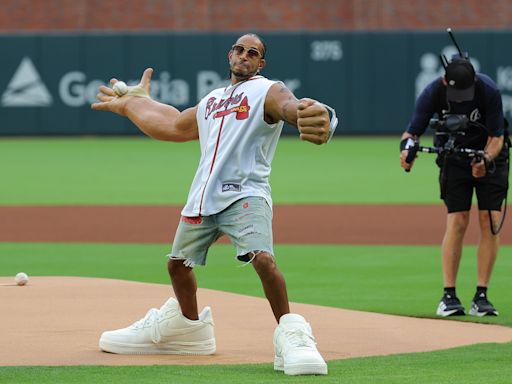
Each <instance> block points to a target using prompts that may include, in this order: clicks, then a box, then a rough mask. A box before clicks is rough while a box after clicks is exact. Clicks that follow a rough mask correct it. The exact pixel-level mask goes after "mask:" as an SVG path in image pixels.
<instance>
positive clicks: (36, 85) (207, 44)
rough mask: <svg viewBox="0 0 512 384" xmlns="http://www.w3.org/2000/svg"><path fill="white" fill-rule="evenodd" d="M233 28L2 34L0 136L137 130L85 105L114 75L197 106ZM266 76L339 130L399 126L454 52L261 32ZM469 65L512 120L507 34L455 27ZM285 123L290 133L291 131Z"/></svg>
mask: <svg viewBox="0 0 512 384" xmlns="http://www.w3.org/2000/svg"><path fill="white" fill-rule="evenodd" d="M238 35H239V34H238V33H208V34H207V33H147V34H108V33H101V34H100V33H97V34H39V35H31V34H24V35H0V50H1V52H3V55H2V56H3V57H2V60H1V62H0V66H1V71H0V135H17V136H18V135H22V136H23V135H89V134H93V135H95V134H107V135H119V134H121V135H122V134H137V133H138V131H137V129H136V128H135V127H134V126H133V125H132V124H131V123H130V122H128V121H127V120H126V119H121V118H119V117H118V116H115V115H113V114H109V113H105V112H96V111H91V110H90V104H91V103H92V102H93V101H94V100H95V95H96V93H97V89H98V86H99V85H101V84H104V83H105V82H107V81H108V79H110V78H111V77H114V76H115V77H117V78H119V79H123V80H125V81H127V82H129V83H135V82H137V80H138V78H139V76H140V75H141V73H142V71H143V70H144V68H146V67H148V66H151V67H153V68H154V69H155V73H154V76H153V80H154V81H153V83H152V84H153V88H152V97H153V98H155V99H156V100H159V101H161V102H164V103H168V104H172V105H174V106H176V107H177V108H179V109H183V108H186V107H189V106H192V105H195V104H196V103H197V101H198V100H199V99H200V98H201V97H202V96H204V95H205V94H206V93H207V92H208V91H209V90H211V89H212V88H216V87H218V86H222V85H223V84H225V82H226V76H227V58H226V55H227V51H228V49H229V47H230V46H231V45H232V43H233V42H234V41H235V40H236V38H237V37H238ZM263 37H264V38H265V40H266V42H267V45H268V55H267V60H268V65H267V67H266V69H265V70H264V74H265V75H267V76H268V77H270V78H276V79H281V80H283V81H284V82H285V83H286V84H287V85H288V87H289V88H290V89H291V90H292V91H293V92H294V93H295V94H296V95H297V96H298V97H312V98H315V99H319V100H321V101H323V102H325V103H327V104H329V105H332V106H333V107H335V108H336V110H337V111H338V113H339V115H340V116H341V129H340V131H339V134H395V133H397V134H398V133H399V132H401V131H403V129H404V127H405V125H406V124H407V120H408V118H409V115H410V112H411V109H412V108H413V105H414V100H415V97H416V95H417V93H418V92H419V90H421V89H422V88H423V86H424V85H425V84H426V83H428V82H429V81H430V80H431V79H433V78H435V77H437V76H439V75H440V74H441V73H442V68H441V65H440V63H439V60H438V57H437V56H438V54H439V53H441V52H442V53H444V54H445V55H447V56H450V55H451V54H452V53H453V52H454V48H453V47H452V45H451V42H450V39H449V37H448V35H447V34H446V33H445V32H435V33H434V32H428V33H427V32H378V33H357V32H333V33H266V34H263ZM457 38H458V40H459V43H460V44H461V45H462V47H463V48H464V49H465V50H468V51H469V52H470V56H471V58H472V60H473V63H474V64H475V66H476V67H477V69H480V70H481V71H483V72H486V73H487V74H489V75H490V76H491V77H492V78H494V79H495V80H496V82H497V84H498V86H499V88H500V89H501V91H502V93H503V105H504V110H505V112H506V115H507V117H508V118H509V119H512V53H511V52H510V50H509V49H506V48H507V47H508V44H507V43H508V42H510V41H511V38H512V32H503V31H489V32H457ZM287 131H291V130H290V129H288V130H287Z"/></svg>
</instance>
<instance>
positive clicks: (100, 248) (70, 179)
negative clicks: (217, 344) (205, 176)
mask: <svg viewBox="0 0 512 384" xmlns="http://www.w3.org/2000/svg"><path fill="white" fill-rule="evenodd" d="M397 148H398V140H397V139H396V138H339V139H338V138H337V139H335V140H334V141H333V142H332V143H330V144H329V145H327V146H318V147H317V146H313V145H310V144H308V143H303V142H300V141H298V140H296V139H283V140H282V141H281V143H280V145H279V147H278V150H277V154H276V158H275V160H274V163H273V164H274V170H273V175H272V178H271V183H272V187H273V193H274V201H275V203H276V204H286V203H287V204H292V203H301V204H313V203H335V204H400V203H404V204H439V201H438V199H437V196H438V190H437V181H436V180H437V179H436V177H437V176H436V173H437V170H436V168H435V166H434V163H433V157H431V156H430V155H424V156H422V157H421V158H420V159H419V161H418V163H417V164H416V166H417V167H416V168H415V169H414V170H413V172H411V173H410V174H405V173H404V172H403V171H401V169H400V168H399V165H398V149H397ZM197 162H198V145H197V143H189V144H173V143H160V142H156V141H151V140H148V139H141V138H125V139H114V138H107V139H96V138H84V139H3V140H0V164H2V170H3V171H4V172H2V173H3V175H2V187H1V188H0V204H2V205H34V204H35V205H40V204H47V205H55V204H126V205H128V204H180V205H181V204H183V202H184V200H185V198H186V194H187V191H188V187H189V184H190V181H191V180H192V176H193V172H194V170H195V167H196V165H197ZM440 225H442V223H440ZM506 225H507V224H506ZM402 230H403V229H402V228H400V227H397V231H402ZM168 248H169V245H165V244H129V245H128V244H52V243H32V244H27V243H0V275H2V276H13V275H14V273H15V272H18V271H19V270H24V269H26V268H24V266H26V265H30V271H27V272H29V274H30V275H33V276H44V275H69V276H91V277H105V278H119V279H126V280H134V281H144V282H154V283H166V282H167V281H168V279H167V275H166V270H165V264H164V263H165V259H164V255H165V254H166V252H167V251H168ZM275 250H276V257H277V258H278V262H279V265H280V268H281V269H282V271H283V272H284V274H285V277H286V279H287V283H288V286H289V293H290V299H291V300H292V301H297V302H303V303H312V304H319V305H326V306H332V307H339V308H350V309H357V310H365V311H373V312H381V313H391V314H402V315H409V316H420V317H432V316H433V313H434V310H435V307H436V305H437V302H438V300H439V297H440V295H441V267H440V256H439V247H437V246H433V247H424V246H422V247H420V246H417V247H411V246H398V245H397V246H378V245H377V246H351V245H339V246H333V245H329V246H327V245H300V246H298V245H282V244H278V245H276V247H275ZM312 255H314V263H312V261H311V256H312ZM511 257H512V247H509V246H506V247H503V248H502V249H501V250H500V255H499V257H498V261H497V264H496V268H495V273H494V275H493V282H492V287H491V291H490V292H492V300H493V302H494V304H495V305H496V306H497V307H498V308H499V309H500V312H501V316H500V317H498V318H495V319H491V318H484V319H478V320H476V319H474V318H472V317H467V318H465V319H463V321H479V322H487V323H497V324H503V325H506V326H512V296H510V294H509V292H510V291H511V289H512V280H511V279H510V275H511V274H512V259H511ZM475 268H476V267H475V248H474V247H473V246H468V247H466V248H465V254H464V257H463V259H462V265H461V270H460V274H459V286H458V292H459V294H460V296H461V299H462V300H463V301H464V304H465V305H466V306H467V305H468V304H469V300H470V298H471V295H472V293H473V289H474V281H475ZM197 277H198V282H199V285H200V286H201V287H204V288H211V289H218V290H223V291H230V292H237V293H243V294H247V295H254V296H260V297H262V296H263V295H262V292H261V288H260V285H259V282H258V279H257V276H256V275H255V273H254V272H253V271H252V269H251V268H238V264H237V263H235V262H234V261H233V251H232V249H231V247H230V246H227V245H216V246H214V247H213V248H212V250H211V253H210V255H209V260H208V265H207V267H206V268H200V269H197ZM134 320H135V319H134ZM446 321H452V320H446ZM4 331H6V330H4ZM4 331H0V334H1V332H4ZM0 340H1V337H0ZM320 347H321V346H320ZM511 358H512V343H506V344H485V345H476V346H470V347H463V348H456V349H451V350H445V351H437V352H429V353H416V354H404V355H394V356H386V357H374V358H364V359H349V360H339V361H332V362H330V363H329V370H330V373H329V376H327V377H285V376H283V375H282V374H277V373H274V372H273V370H272V367H271V365H270V364H257V365H244V366H238V365H237V366H197V367H190V366H166V367H159V366H154V367H0V383H38V384H41V383H42V384H47V383H48V384H50V383H71V382H72V383H98V382H110V383H210V382H213V381H218V382H220V383H281V382H290V383H311V382H322V383H365V384H366V383H373V382H375V383H377V382H378V383H411V382H414V383H453V382H456V381H457V382H463V383H481V382H486V383H491V384H494V383H509V382H510V379H509V378H510V376H511V375H512V368H511V367H512V366H511V365H510V359H511ZM0 365H1V362H0Z"/></svg>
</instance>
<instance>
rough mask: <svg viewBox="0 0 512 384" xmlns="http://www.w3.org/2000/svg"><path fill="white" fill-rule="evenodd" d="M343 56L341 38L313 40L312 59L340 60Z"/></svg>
mask: <svg viewBox="0 0 512 384" xmlns="http://www.w3.org/2000/svg"><path fill="white" fill-rule="evenodd" d="M342 57H343V48H342V46H341V41H339V40H315V41H313V42H311V60H313V61H339V60H341V58H342Z"/></svg>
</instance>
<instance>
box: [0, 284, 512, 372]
mask: <svg viewBox="0 0 512 384" xmlns="http://www.w3.org/2000/svg"><path fill="white" fill-rule="evenodd" d="M171 292H172V289H171V287H170V286H168V285H162V284H146V283H137V282H130V281H121V280H108V279H90V278H80V277H31V278H30V282H29V284H28V285H27V286H23V287H18V286H16V285H14V283H13V280H12V278H7V277H1V278H0V302H1V303H2V316H1V317H0V340H2V348H1V349H0V366H7V365H51V366H58V365H153V364H162V365H169V364H242V363H271V362H272V361H273V358H274V353H273V347H272V335H273V332H274V328H275V321H274V318H273V316H272V313H271V310H270V307H269V305H268V303H267V301H266V300H265V299H260V298H255V297H249V296H243V295H237V294H232V293H225V292H219V291H213V290H208V289H200V290H199V292H198V298H199V304H200V307H201V308H202V307H203V306H205V305H209V306H211V307H212V312H213V318H214V321H215V336H216V340H217V352H216V353H215V355H212V356H174V355H165V356H146V355H132V356H124V355H114V354H110V353H104V352H101V351H100V350H99V348H98V339H99V337H100V335H101V333H102V332H103V331H104V330H111V329H117V328H122V327H125V326H128V325H130V324H131V323H133V322H134V321H136V320H138V319H140V318H142V317H143V316H144V315H145V314H146V312H147V310H148V309H149V308H151V307H155V308H158V307H160V306H161V305H162V304H163V303H164V302H165V301H166V300H167V298H168V297H169V296H170V295H171ZM291 309H292V311H293V312H295V313H300V314H302V315H303V316H304V317H305V318H306V319H307V320H308V321H309V322H310V323H311V325H312V328H313V332H314V335H315V336H316V339H317V342H318V349H319V350H320V352H321V353H322V355H323V356H324V358H325V359H326V360H333V359H345V358H350V357H358V356H373V355H388V354H394V353H404V352H420V351H432V350H436V349H445V348H451V347H456V346H460V345H468V344H475V343H488V342H508V341H511V340H512V328H507V327H502V326H496V325H484V324H474V323H466V322H456V321H446V320H432V319H417V318H409V317H401V316H389V315H381V314H376V313H367V312H358V311H351V310H343V309H336V308H329V307H321V306H316V305H306V304H297V303H292V304H291Z"/></svg>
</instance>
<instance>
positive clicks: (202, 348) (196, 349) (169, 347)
mask: <svg viewBox="0 0 512 384" xmlns="http://www.w3.org/2000/svg"><path fill="white" fill-rule="evenodd" d="M99 346H100V348H101V350H103V351H105V352H110V353H117V354H119V355H213V354H214V353H215V350H216V346H215V339H210V340H207V341H205V342H201V343H185V342H180V343H161V344H124V343H116V342H109V341H108V340H101V339H100V343H99Z"/></svg>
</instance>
